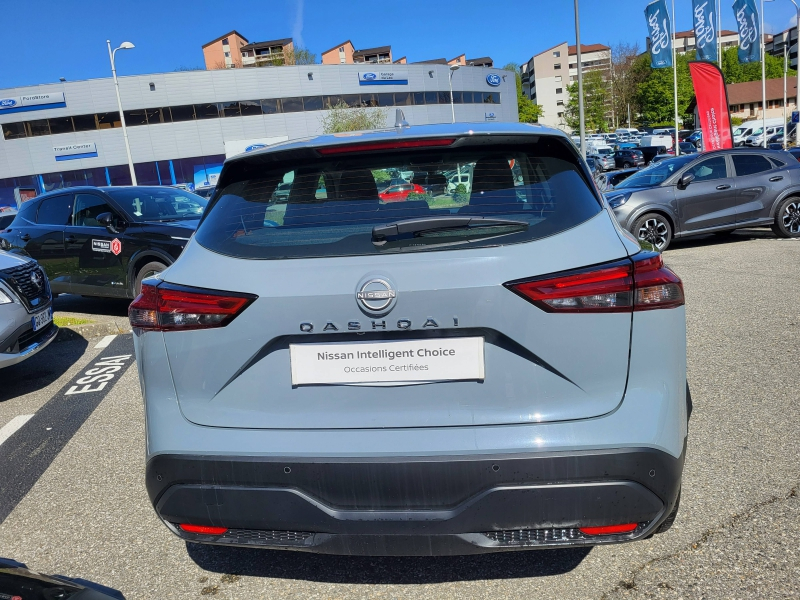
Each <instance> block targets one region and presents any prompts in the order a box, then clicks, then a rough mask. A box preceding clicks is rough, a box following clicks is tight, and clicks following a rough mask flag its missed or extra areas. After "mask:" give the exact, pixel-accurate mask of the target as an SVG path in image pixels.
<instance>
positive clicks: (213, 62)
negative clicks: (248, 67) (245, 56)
mask: <svg viewBox="0 0 800 600" xmlns="http://www.w3.org/2000/svg"><path fill="white" fill-rule="evenodd" d="M248 43H249V41H248V39H247V38H246V37H244V36H243V35H242V34H241V33H239V32H238V31H236V30H234V31H229V32H228V33H226V34H225V35H221V36H219V37H218V38H217V39H215V40H211V41H210V42H208V43H207V44H203V59H204V60H205V63H206V70H208V71H211V70H214V69H234V68H240V67H241V66H242V48H243V47H244V46H246V45H247V44H248Z"/></svg>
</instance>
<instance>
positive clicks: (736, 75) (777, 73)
mask: <svg viewBox="0 0 800 600" xmlns="http://www.w3.org/2000/svg"><path fill="white" fill-rule="evenodd" d="M764 58H765V60H764V71H765V72H766V76H767V79H780V78H781V77H783V56H772V55H771V54H765V55H764ZM722 74H723V75H724V76H725V83H742V82H744V81H760V80H761V62H754V63H745V64H741V63H740V62H739V55H738V48H736V47H732V48H725V50H723V51H722ZM796 76H797V71H795V70H794V69H789V77H796Z"/></svg>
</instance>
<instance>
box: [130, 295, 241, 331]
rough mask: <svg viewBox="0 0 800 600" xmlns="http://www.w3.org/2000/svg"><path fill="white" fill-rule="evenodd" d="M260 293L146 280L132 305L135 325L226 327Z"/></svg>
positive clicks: (169, 328)
mask: <svg viewBox="0 0 800 600" xmlns="http://www.w3.org/2000/svg"><path fill="white" fill-rule="evenodd" d="M255 299H256V296H254V295H251V294H234V293H230V292H218V291H216V290H203V289H197V288H187V287H183V286H176V285H171V284H168V283H161V284H160V285H157V286H155V285H148V284H142V293H141V294H139V295H138V296H137V297H136V299H135V300H134V301H133V302H132V303H131V305H130V307H129V308H128V318H129V319H130V322H131V327H135V328H138V329H146V330H151V331H186V330H191V329H211V328H214V327H225V325H227V324H228V323H230V322H231V321H233V319H235V318H236V317H237V316H238V315H239V314H241V313H242V311H244V309H245V308H247V307H248V306H249V305H250V304H251V303H252V302H253V301H254V300H255Z"/></svg>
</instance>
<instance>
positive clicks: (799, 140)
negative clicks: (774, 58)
mask: <svg viewBox="0 0 800 600" xmlns="http://www.w3.org/2000/svg"><path fill="white" fill-rule="evenodd" d="M792 4H794V8H795V10H796V11H797V20H796V21H795V25H794V30H795V39H796V40H797V41H796V42H795V52H796V53H797V54H796V56H797V62H796V63H795V68H796V69H797V81H796V83H795V85H796V87H797V89H796V90H795V95H794V109H795V110H800V50H798V49H799V48H800V5H798V4H797V0H792ZM791 44H792V30H791V29H789V46H791ZM791 51H792V49H791V47H790V48H789V52H790V53H791ZM798 127H800V123H795V127H794V145H795V146H800V135H797V134H798V131H797V128H798ZM787 129H788V127H787ZM784 139H786V136H785V135H784Z"/></svg>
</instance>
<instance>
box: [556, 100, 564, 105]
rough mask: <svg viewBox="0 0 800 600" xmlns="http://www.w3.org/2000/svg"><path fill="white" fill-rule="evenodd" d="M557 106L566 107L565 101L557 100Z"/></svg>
mask: <svg viewBox="0 0 800 600" xmlns="http://www.w3.org/2000/svg"><path fill="white" fill-rule="evenodd" d="M556 106H564V101H563V100H556Z"/></svg>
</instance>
